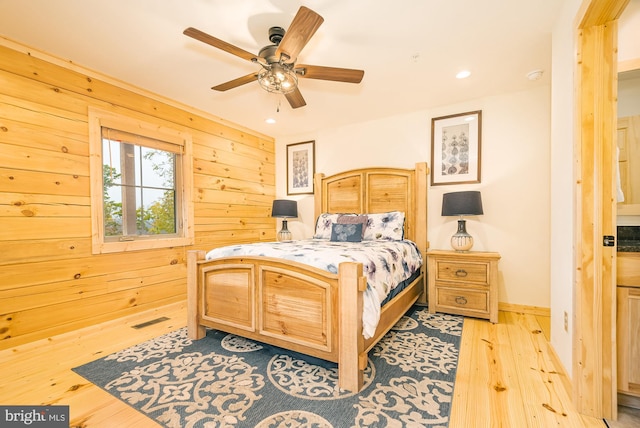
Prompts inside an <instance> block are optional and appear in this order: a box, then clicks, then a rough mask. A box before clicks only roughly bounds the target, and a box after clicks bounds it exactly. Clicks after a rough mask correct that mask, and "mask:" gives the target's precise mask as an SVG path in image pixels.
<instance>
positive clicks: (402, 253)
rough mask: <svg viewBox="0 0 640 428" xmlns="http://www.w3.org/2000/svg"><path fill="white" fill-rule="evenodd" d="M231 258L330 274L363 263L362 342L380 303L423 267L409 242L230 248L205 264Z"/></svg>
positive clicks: (371, 330)
mask: <svg viewBox="0 0 640 428" xmlns="http://www.w3.org/2000/svg"><path fill="white" fill-rule="evenodd" d="M233 256H267V257H277V258H281V259H286V260H293V261H296V262H301V263H304V264H307V265H311V266H314V267H316V268H319V269H322V270H326V271H328V272H331V273H338V265H339V264H340V263H342V262H357V263H362V265H363V273H364V274H365V275H366V277H367V290H366V291H365V293H364V310H363V314H362V322H363V335H364V337H365V339H368V338H370V337H372V336H373V334H374V333H375V331H376V327H377V326H378V322H379V320H380V307H381V302H382V301H384V299H385V298H386V297H387V295H388V294H389V293H390V292H391V291H392V290H393V289H394V288H395V287H396V286H397V284H400V283H401V282H402V281H404V280H406V279H408V278H409V277H411V275H413V274H414V273H415V272H416V271H417V270H419V269H420V267H421V266H422V263H423V261H422V255H421V254H420V251H419V249H418V247H417V245H416V244H415V243H414V242H412V241H408V240H400V241H387V240H376V241H362V242H356V243H354V242H332V241H329V240H327V239H306V240H300V241H291V242H262V243H255V244H241V245H230V246H227V247H221V248H216V249H214V250H211V251H209V252H208V253H207V257H206V258H207V260H213V259H218V258H223V257H233Z"/></svg>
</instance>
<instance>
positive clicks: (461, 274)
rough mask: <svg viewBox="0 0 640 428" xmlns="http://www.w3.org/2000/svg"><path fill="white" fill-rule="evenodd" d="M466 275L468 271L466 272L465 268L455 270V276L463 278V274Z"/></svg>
mask: <svg viewBox="0 0 640 428" xmlns="http://www.w3.org/2000/svg"><path fill="white" fill-rule="evenodd" d="M467 275H469V274H468V273H467V271H466V270H464V269H458V270H457V271H456V276H457V277H460V278H464V277H465V276H467Z"/></svg>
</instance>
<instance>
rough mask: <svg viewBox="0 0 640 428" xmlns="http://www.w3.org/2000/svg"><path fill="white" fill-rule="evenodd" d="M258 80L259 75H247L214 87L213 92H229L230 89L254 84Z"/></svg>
mask: <svg viewBox="0 0 640 428" xmlns="http://www.w3.org/2000/svg"><path fill="white" fill-rule="evenodd" d="M257 79H258V73H251V74H247V75H246V76H242V77H238V78H237V79H233V80H230V81H228V82H225V83H221V84H219V85H217V86H214V87H213V88H211V89H213V90H215V91H221V92H224V91H228V90H229V89H233V88H237V87H238V86H242V85H245V84H247V83H251V82H254V81H256V80H257Z"/></svg>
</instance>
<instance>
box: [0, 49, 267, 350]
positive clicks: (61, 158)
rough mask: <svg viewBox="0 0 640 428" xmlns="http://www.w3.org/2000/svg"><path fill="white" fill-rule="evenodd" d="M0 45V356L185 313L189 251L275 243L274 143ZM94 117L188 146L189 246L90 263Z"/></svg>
mask: <svg viewBox="0 0 640 428" xmlns="http://www.w3.org/2000/svg"><path fill="white" fill-rule="evenodd" d="M0 44H2V46H0V88H1V89H0V221H1V222H2V227H1V228H0V266H1V269H0V301H2V304H1V305H0V349H4V348H7V347H11V346H16V345H19V344H24V343H28V342H31V341H34V340H38V339H41V338H44V337H48V336H51V335H54V334H60V333H64V332H69V331H72V330H75V329H78V328H84V327H87V326H91V325H94V324H96V323H98V322H104V321H107V320H110V319H115V318H117V317H121V316H123V315H127V314H135V313H137V312H140V311H143V310H147V309H149V308H154V307H158V306H160V305H166V304H168V303H172V302H181V301H184V300H185V299H186V260H185V257H186V256H185V254H186V250H188V249H191V248H195V247H197V248H202V249H210V248H213V247H216V246H220V245H226V244H231V243H235V242H250V241H257V240H271V239H274V238H275V220H274V219H273V218H271V217H270V211H271V202H272V201H273V199H274V196H275V146H274V141H273V139H272V138H269V137H266V136H264V135H261V134H258V133H253V132H251V131H248V130H246V129H242V128H240V127H233V126H229V124H226V123H224V122H223V121H221V120H218V119H217V118H214V117H211V116H208V115H207V114H206V113H202V112H196V111H195V110H194V109H190V108H188V107H186V106H184V108H182V107H180V105H179V104H178V103H173V102H170V101H169V100H161V99H160V98H158V97H156V96H154V95H152V94H148V93H145V92H144V91H142V90H138V89H137V88H133V87H130V86H126V84H119V83H114V82H115V81H113V80H111V79H109V78H108V77H105V76H100V75H98V74H96V73H95V72H92V71H87V70H83V69H82V68H81V67H78V66H76V65H72V64H66V65H64V62H63V61H60V60H58V59H55V58H51V57H47V55H46V54H45V53H41V52H30V51H29V49H27V48H24V47H20V46H18V45H16V44H11V43H9V42H7V41H2V40H0ZM47 58H49V60H48V61H47V60H45V59H47ZM92 108H98V109H102V110H109V111H114V112H117V113H118V114H122V115H125V116H128V117H131V118H132V119H136V120H140V121H144V122H146V123H152V124H153V125H157V126H158V127H159V128H167V129H175V130H177V131H179V132H181V133H187V134H189V135H191V138H192V141H193V153H192V154H193V164H194V176H193V177H192V181H193V182H194V191H193V195H194V196H193V199H194V215H195V224H194V230H195V233H196V245H194V246H193V247H179V248H165V249H153V250H140V251H133V252H127V253H112V254H101V255H92V253H91V234H92V230H91V227H92V218H91V200H92V199H91V189H90V177H89V125H88V120H89V119H88V111H89V109H92Z"/></svg>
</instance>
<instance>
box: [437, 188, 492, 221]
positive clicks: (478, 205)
mask: <svg viewBox="0 0 640 428" xmlns="http://www.w3.org/2000/svg"><path fill="white" fill-rule="evenodd" d="M482 214H484V213H483V212H482V197H481V196H480V192H478V191H468V192H451V193H445V194H444V195H442V215H443V216H454V215H456V216H458V215H482Z"/></svg>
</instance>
